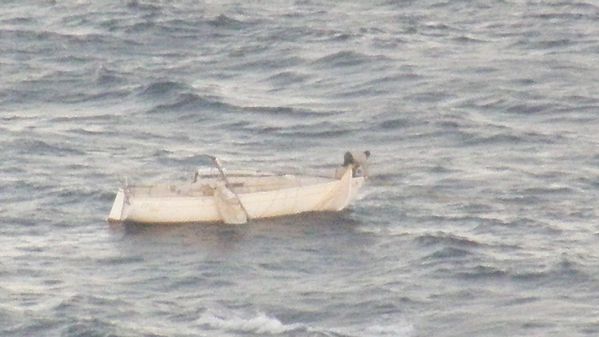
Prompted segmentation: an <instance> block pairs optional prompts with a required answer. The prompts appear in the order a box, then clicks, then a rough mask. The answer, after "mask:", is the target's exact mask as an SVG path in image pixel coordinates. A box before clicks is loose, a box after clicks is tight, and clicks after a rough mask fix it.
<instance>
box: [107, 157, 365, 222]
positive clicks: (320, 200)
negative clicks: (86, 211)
mask: <svg viewBox="0 0 599 337" xmlns="http://www.w3.org/2000/svg"><path fill="white" fill-rule="evenodd" d="M266 179H268V178H266ZM276 179H277V181H279V182H280V181H281V180H282V178H276ZM306 181H307V180H300V179H296V180H294V183H293V184H287V186H283V188H277V189H272V190H265V191H251V190H248V191H245V192H244V191H240V192H237V193H235V198H234V199H235V203H232V199H233V197H229V198H228V199H226V198H224V197H223V196H222V193H218V192H215V193H214V194H213V195H194V192H193V191H195V190H193V189H192V190H191V191H192V192H190V193H180V194H179V193H177V191H178V190H177V187H174V186H170V189H171V190H172V191H171V192H169V193H155V194H153V192H152V190H151V189H150V190H148V192H146V193H131V192H129V193H128V192H127V190H126V189H119V191H118V193H117V195H116V198H115V200H114V204H113V206H112V210H111V212H110V215H109V217H108V221H109V222H134V223H143V224H177V223H195V222H225V223H244V222H245V221H246V220H247V218H249V219H260V218H270V217H278V216H285V215H292V214H299V213H304V212H319V211H340V210H342V209H344V208H345V207H347V206H348V204H349V203H350V202H351V200H352V199H354V198H355V196H356V194H357V192H358V190H359V189H360V187H361V186H362V184H363V182H364V178H363V177H352V170H351V169H348V170H347V171H346V172H345V173H344V174H343V176H342V177H341V178H340V179H322V178H319V180H318V181H316V182H314V183H310V184H308V183H306ZM269 182H270V181H269ZM273 182H274V178H273ZM310 182H312V181H310ZM261 184H262V185H264V182H262V183H261ZM290 185H293V186H290ZM173 191H175V192H173ZM196 194H197V193H196ZM237 198H238V199H237ZM239 203H240V204H241V205H239ZM238 206H241V207H238Z"/></svg>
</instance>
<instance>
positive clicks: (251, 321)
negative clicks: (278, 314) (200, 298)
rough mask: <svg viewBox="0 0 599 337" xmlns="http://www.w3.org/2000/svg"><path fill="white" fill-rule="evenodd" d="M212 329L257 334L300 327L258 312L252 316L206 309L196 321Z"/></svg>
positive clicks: (280, 331)
mask: <svg viewBox="0 0 599 337" xmlns="http://www.w3.org/2000/svg"><path fill="white" fill-rule="evenodd" d="M197 322H198V323H199V324H201V325H206V326H208V327H210V328H212V329H219V330H224V331H229V332H252V333H258V334H271V335H276V334H281V333H284V332H288V331H292V330H296V329H299V328H301V327H302V325H300V324H283V323H281V321H279V320H278V319H277V318H275V317H270V316H268V315H266V314H265V313H262V312H258V313H256V314H255V315H253V316H249V317H248V316H245V315H239V314H236V313H228V314H227V315H223V314H215V313H213V312H211V311H207V312H205V313H204V314H202V316H201V317H200V318H199V319H198V321H197Z"/></svg>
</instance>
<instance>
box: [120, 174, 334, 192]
mask: <svg viewBox="0 0 599 337" xmlns="http://www.w3.org/2000/svg"><path fill="white" fill-rule="evenodd" d="M227 180H228V182H229V185H228V187H229V188H230V189H231V190H233V191H234V192H235V193H238V194H244V193H256V192H266V191H274V190H281V189H286V188H293V187H302V186H309V185H314V184H321V183H327V182H331V181H334V179H333V178H324V177H314V176H295V175H287V174H286V175H279V176H276V175H274V176H273V175H271V176H255V175H244V174H240V175H235V174H233V175H227ZM219 185H225V182H224V180H223V179H222V178H220V177H215V176H210V177H207V176H196V178H195V179H194V181H193V182H191V183H189V182H188V183H170V184H169V183H165V184H156V185H146V186H140V185H132V186H126V187H125V189H126V190H127V193H129V195H131V196H145V197H175V196H181V197H198V196H213V195H214V192H215V190H216V188H217V187H218V186H219Z"/></svg>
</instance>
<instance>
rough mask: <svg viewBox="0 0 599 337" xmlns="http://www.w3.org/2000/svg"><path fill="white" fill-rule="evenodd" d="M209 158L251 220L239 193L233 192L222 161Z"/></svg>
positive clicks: (213, 157)
mask: <svg viewBox="0 0 599 337" xmlns="http://www.w3.org/2000/svg"><path fill="white" fill-rule="evenodd" d="M208 157H209V158H210V159H212V161H213V162H214V165H215V166H216V168H217V169H218V171H219V172H220V176H221V177H222V178H223V180H224V181H225V186H226V187H227V188H228V189H229V191H231V192H232V193H233V195H234V196H235V198H237V202H239V206H241V209H242V210H243V213H245V216H246V218H247V220H248V221H249V220H250V215H249V214H248V211H247V210H246V209H245V206H243V203H242V202H241V199H240V198H239V195H238V194H237V192H235V190H233V185H231V183H229V179H227V175H226V174H225V171H224V170H223V167H222V166H221V165H220V161H219V160H218V158H216V157H215V156H210V155H209V156H208Z"/></svg>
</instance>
